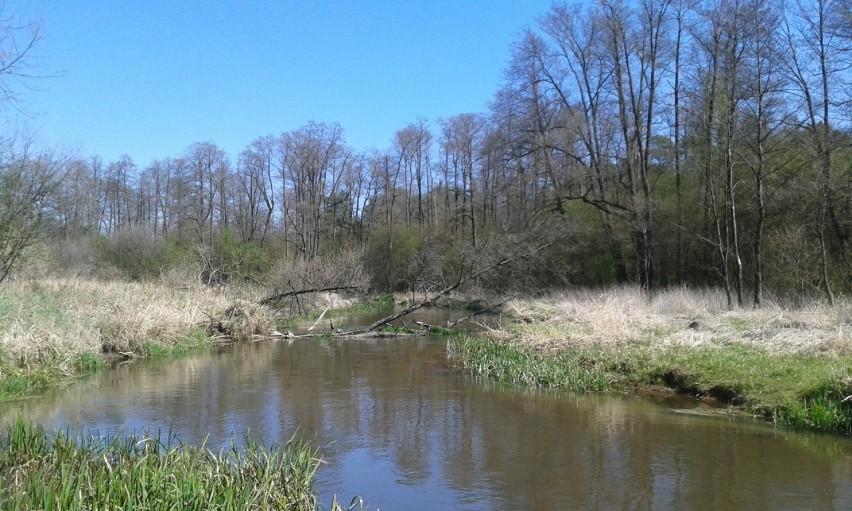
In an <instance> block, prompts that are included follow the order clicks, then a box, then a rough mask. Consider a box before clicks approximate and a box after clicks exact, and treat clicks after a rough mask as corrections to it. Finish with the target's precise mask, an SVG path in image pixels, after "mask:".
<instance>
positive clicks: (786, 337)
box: [505, 287, 852, 355]
mask: <svg viewBox="0 0 852 511" xmlns="http://www.w3.org/2000/svg"><path fill="white" fill-rule="evenodd" d="M508 312H510V314H511V315H512V316H514V317H515V318H517V321H516V322H514V323H513V324H511V325H509V326H508V327H506V332H505V334H506V335H507V336H508V337H512V338H515V339H517V340H519V341H520V342H522V343H523V344H527V345H530V346H533V347H535V348H537V349H543V350H559V349H564V348H568V347H578V346H580V347H582V346H601V345H604V346H606V345H609V346H612V345H618V344H625V343H648V344H651V345H653V346H693V347H698V346H705V347H706V346H709V347H713V346H725V345H731V344H744V345H753V346H758V347H762V348H765V349H768V350H771V351H778V352H788V353H799V354H836V355H850V354H852V302H850V301H849V300H846V301H844V302H841V303H839V304H837V305H835V306H834V307H829V306H828V305H826V304H820V303H814V304H811V305H808V306H804V307H799V308H795V309H792V308H784V307H781V306H779V305H777V304H768V305H765V306H763V307H762V308H760V309H755V310H752V309H741V310H734V311H728V310H727V309H726V307H725V297H724V294H723V293H722V292H721V291H714V290H689V289H684V288H677V289H672V290H667V291H662V292H659V293H657V294H656V295H655V296H654V297H653V298H652V299H650V300H649V299H648V298H647V297H646V296H645V295H644V294H643V293H642V292H641V290H639V289H638V288H634V287H621V288H612V289H607V290H602V291H585V292H572V293H561V294H554V295H552V296H550V297H547V298H539V299H531V300H530V299H526V300H515V301H512V302H510V303H509V304H508Z"/></svg>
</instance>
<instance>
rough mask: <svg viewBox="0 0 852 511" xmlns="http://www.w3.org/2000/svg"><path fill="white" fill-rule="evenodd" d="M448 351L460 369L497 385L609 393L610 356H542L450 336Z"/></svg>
mask: <svg viewBox="0 0 852 511" xmlns="http://www.w3.org/2000/svg"><path fill="white" fill-rule="evenodd" d="M448 349H449V351H450V354H451V356H453V357H454V358H455V359H456V362H457V363H458V367H459V368H460V369H461V370H463V371H465V372H469V373H472V374H475V375H477V376H483V377H486V378H489V379H493V380H497V381H500V382H505V383H513V384H518V385H524V386H528V387H551V388H562V389H569V390H577V391H603V390H608V389H609V388H610V387H611V385H612V383H613V379H612V377H611V375H610V373H609V372H608V371H607V370H606V369H605V367H606V364H607V363H608V362H610V361H609V357H608V356H604V355H610V354H605V353H603V352H601V351H586V350H578V351H570V352H560V353H558V354H544V353H540V352H536V351H534V350H532V349H530V348H526V347H523V346H520V345H514V344H511V343H504V342H497V341H492V340H490V339H486V338H481V337H474V336H470V335H467V334H462V335H458V336H456V337H453V338H452V339H451V340H450V341H449V345H448Z"/></svg>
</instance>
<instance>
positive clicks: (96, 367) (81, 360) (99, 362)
mask: <svg viewBox="0 0 852 511" xmlns="http://www.w3.org/2000/svg"><path fill="white" fill-rule="evenodd" d="M74 366H75V368H76V369H77V371H79V372H80V373H94V372H97V371H100V370H102V369H104V368H106V360H104V357H102V356H101V355H99V354H96V353H89V352H85V353H80V354H79V355H77V360H76V362H75V364H74Z"/></svg>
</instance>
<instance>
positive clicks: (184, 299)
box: [0, 278, 277, 400]
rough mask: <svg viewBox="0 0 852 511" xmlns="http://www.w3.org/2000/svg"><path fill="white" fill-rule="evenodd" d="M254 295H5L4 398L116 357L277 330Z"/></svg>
mask: <svg viewBox="0 0 852 511" xmlns="http://www.w3.org/2000/svg"><path fill="white" fill-rule="evenodd" d="M257 301H258V299H257V297H256V296H253V295H252V293H251V291H250V290H233V291H229V292H228V293H216V292H213V291H211V290H207V289H204V288H201V287H200V286H199V287H195V288H181V287H177V286H170V285H167V284H164V283H160V282H121V281H98V280H85V279H76V278H68V279H56V278H54V279H38V280H25V281H16V282H8V283H5V284H4V286H3V293H2V294H0V400H9V399H16V398H19V397H24V396H27V395H31V394H33V393H37V392H39V391H41V390H43V389H44V388H46V387H48V386H50V385H53V384H55V383H57V382H61V381H63V380H66V379H69V378H72V377H74V376H78V375H81V374H85V373H87V372H91V371H94V370H97V369H100V368H103V367H105V366H106V365H107V364H108V362H110V361H112V360H115V359H129V358H136V357H142V358H145V357H151V356H163V355H167V354H172V353H175V352H178V353H179V352H182V351H186V350H188V349H192V348H196V347H202V346H206V345H209V344H210V343H211V342H212V341H213V340H214V339H215V338H216V337H217V336H229V337H231V338H236V339H248V338H251V337H252V336H253V335H257V334H261V335H263V334H268V333H269V332H270V331H271V330H274V329H275V327H276V321H277V318H276V315H275V313H274V311H272V309H269V308H266V307H263V306H259V305H257Z"/></svg>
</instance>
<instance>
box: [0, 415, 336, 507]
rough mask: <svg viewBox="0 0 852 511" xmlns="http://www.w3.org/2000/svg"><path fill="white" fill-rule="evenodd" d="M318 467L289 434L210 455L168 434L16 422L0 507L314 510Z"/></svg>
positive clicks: (6, 448)
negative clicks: (114, 433)
mask: <svg viewBox="0 0 852 511" xmlns="http://www.w3.org/2000/svg"><path fill="white" fill-rule="evenodd" d="M319 465H320V460H319V459H318V457H317V452H316V450H314V449H313V448H311V447H310V446H309V445H307V444H306V443H304V442H301V441H299V440H296V439H295V438H291V439H290V440H289V441H288V442H287V443H286V444H283V445H273V446H271V447H266V446H264V445H263V444H261V443H258V442H256V441H254V440H252V439H249V438H247V439H246V441H245V445H244V446H240V447H238V446H237V444H236V442H232V444H231V446H230V447H229V448H226V449H222V450H220V451H218V452H214V451H212V450H210V449H208V448H206V447H205V446H204V445H202V446H199V447H193V446H189V445H185V444H182V443H180V442H179V441H177V440H176V439H174V438H172V439H171V440H169V441H166V442H165V443H164V442H161V441H160V440H158V439H155V438H150V437H146V436H143V437H135V436H127V437H116V438H112V439H102V438H96V437H91V436H86V435H77V436H74V435H71V434H69V433H68V432H65V433H56V434H49V433H47V432H45V430H44V429H43V428H41V427H39V426H34V425H32V424H29V423H27V422H24V421H23V420H20V419H18V420H17V421H15V422H14V423H13V424H12V425H11V426H9V428H8V431H7V433H6V435H5V436H4V437H3V438H2V440H0V508H2V509H5V510H24V509H27V510H28V509H101V510H119V509H122V510H123V509H151V510H153V509H169V510H207V509H219V510H252V509H256V510H261V509H283V510H313V509H316V507H317V503H316V496H315V494H314V492H313V488H312V480H313V477H314V474H315V473H316V470H317V468H318V467H319Z"/></svg>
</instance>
